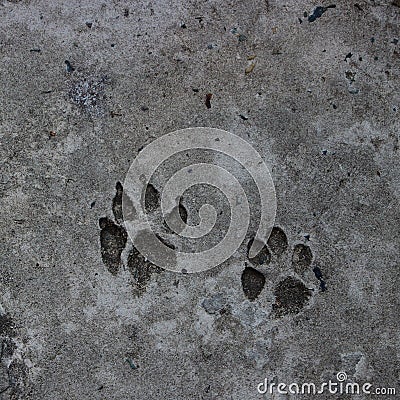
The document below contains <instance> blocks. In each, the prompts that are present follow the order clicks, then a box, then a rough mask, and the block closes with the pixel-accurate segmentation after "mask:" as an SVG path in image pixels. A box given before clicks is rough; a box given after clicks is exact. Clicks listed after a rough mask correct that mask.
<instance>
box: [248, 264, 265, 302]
mask: <svg viewBox="0 0 400 400" xmlns="http://www.w3.org/2000/svg"><path fill="white" fill-rule="evenodd" d="M264 286H265V276H264V275H263V274H262V273H261V272H259V271H257V270H256V269H254V268H252V267H246V268H245V269H244V271H243V273H242V288H243V292H244V294H245V296H246V297H247V298H248V299H249V300H250V301H254V300H255V299H256V298H257V297H258V296H259V294H260V293H261V291H262V290H263V289H264Z"/></svg>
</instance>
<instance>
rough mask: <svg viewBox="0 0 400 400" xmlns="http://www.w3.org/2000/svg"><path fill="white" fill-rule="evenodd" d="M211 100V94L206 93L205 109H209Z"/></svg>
mask: <svg viewBox="0 0 400 400" xmlns="http://www.w3.org/2000/svg"><path fill="white" fill-rule="evenodd" d="M211 98H212V93H207V95H206V107H207V108H211Z"/></svg>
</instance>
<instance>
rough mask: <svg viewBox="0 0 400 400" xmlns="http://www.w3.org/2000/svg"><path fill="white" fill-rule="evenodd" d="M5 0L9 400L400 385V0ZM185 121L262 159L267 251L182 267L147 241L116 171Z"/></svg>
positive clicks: (0, 80) (4, 311) (0, 49)
mask: <svg viewBox="0 0 400 400" xmlns="http://www.w3.org/2000/svg"><path fill="white" fill-rule="evenodd" d="M0 3H1V4H0V55H1V64H0V91H1V100H0V101H1V103H0V137H1V147H0V155H1V175H0V193H1V207H0V213H1V239H0V240H1V251H0V260H1V261H0V265H1V274H0V303H1V306H0V314H1V317H0V336H1V339H2V352H1V364H2V367H1V370H0V392H1V394H0V396H1V398H2V399H40V400H42V399H43V400H47V399H49V400H50V399H69V400H72V399H135V400H136V399H137V400H145V399H146V400H148V399H175V400H178V399H179V400H181V399H228V400H231V399H235V400H243V399H246V400H247V399H248V400H250V399H259V398H262V396H261V395H260V394H258V392H257V385H258V383H259V382H262V381H263V380H264V378H265V377H268V378H269V379H275V381H276V382H288V383H290V382H304V381H315V382H322V381H324V380H327V379H335V377H336V374H337V373H338V372H339V371H345V372H346V373H347V375H348V377H349V380H356V381H359V382H365V381H369V382H371V383H372V384H373V385H374V386H381V387H397V391H398V392H399V390H400V369H399V365H400V329H399V327H400V323H399V309H400V308H399V288H400V279H399V243H400V240H399V222H400V218H399V196H400V178H399V176H400V175H399V172H400V168H399V161H400V159H399V127H400V123H399V107H400V104H399V103H400V91H399V89H400V85H399V73H400V70H399V60H400V58H399V57H400V48H399V46H400V43H399V40H400V29H399V22H400V18H399V17H400V4H399V2H398V1H394V2H393V1H389V0H380V1H375V0H355V1H344V0H338V1H336V2H332V3H325V2H317V1H310V0H307V1H306V0H298V1H294V0H287V1H282V0H269V1H268V0H249V1H239V0H232V1H182V2H179V1H176V0H169V1H158V2H157V1H140V2H129V1H117V0H115V1H112V2H105V1H98V0H91V1H82V2H78V1H76V0H70V1H61V0H57V1H46V0H37V1H34V0H21V1H18V0H14V1H5V0H1V2H0ZM333 4H335V5H336V7H335V8H333V7H332V8H326V9H325V8H324V9H317V7H318V6H329V5H333ZM321 10H323V11H324V12H321ZM254 56H255V57H254ZM65 61H68V63H65ZM208 94H212V97H211V98H210V96H209V102H207V104H206V97H207V95H208ZM190 126H210V127H218V128H221V129H225V130H227V131H230V132H233V133H235V134H237V135H239V136H241V137H242V138H244V139H246V140H247V141H249V143H250V144H252V145H253V146H254V148H256V149H257V150H258V151H259V152H260V154H261V155H262V156H263V157H264V158H265V160H266V162H267V164H268V166H269V168H270V170H271V172H272V176H273V179H274V182H275V186H276V191H277V198H278V211H277V218H276V223H275V225H276V227H277V228H276V229H274V231H273V235H272V236H271V238H270V240H269V243H268V247H266V248H265V249H264V253H263V254H261V256H260V257H259V258H258V259H253V260H248V259H247V257H246V254H245V250H243V249H242V251H239V252H238V254H237V255H236V256H235V257H233V258H232V259H231V260H229V261H228V262H226V263H224V264H223V265H222V266H220V267H218V268H215V269H213V270H211V271H208V272H205V273H200V274H198V275H184V274H176V273H173V272H167V271H162V270H160V269H159V268H156V267H154V266H152V265H150V264H149V263H148V262H147V261H146V260H145V259H144V258H143V257H142V256H141V255H140V254H138V252H137V251H136V250H135V249H134V248H132V245H131V243H130V240H129V238H127V235H126V232H125V230H124V228H123V224H122V215H121V207H120V199H121V196H122V191H123V188H122V186H121V185H120V184H118V185H117V182H123V180H124V176H125V174H126V172H127V170H128V168H129V165H130V163H131V162H132V160H133V159H134V157H135V156H136V154H137V153H138V151H139V150H140V149H141V148H142V147H143V146H145V145H146V144H148V143H150V142H151V141H152V140H154V139H155V138H157V137H160V136H161V135H163V134H166V133H169V132H171V131H174V130H176V129H180V128H185V127H190ZM204 157H205V158H206V159H207V157H208V156H204ZM210 157H211V156H210ZM182 158H184V156H182ZM179 161H180V160H179V158H178V159H177V160H175V161H174V162H175V163H176V164H177V165H178V164H179ZM181 161H182V160H181ZM164 178H165V177H164ZM160 182H161V180H160V181H158V182H157V181H156V182H155V183H154V186H153V187H152V188H151V189H149V191H148V198H149V200H148V201H149V207H150V208H152V207H155V206H156V205H157V201H158V200H157V199H158V196H159V191H160V190H161V189H162V188H161V187H160V186H159V184H160ZM116 185H117V189H116ZM205 193H206V192H205ZM194 194H195V193H194ZM203 195H204V196H205V195H206V194H204V193H203V192H201V193H200V195H198V197H197V199H201V198H202V196H203ZM251 196H253V195H252V194H250V198H252V197H251ZM254 196H255V197H254V199H256V195H255V194H254ZM209 198H211V199H214V200H215V199H218V195H217V194H211V195H209ZM196 201H197V200H196V198H195V200H193V201H191V200H190V196H186V197H185V198H184V199H183V200H182V202H183V206H184V207H183V211H182V212H185V211H186V212H187V214H188V219H189V220H190V218H193V220H192V221H194V220H195V218H196V215H195V214H193V213H192V209H193V208H195V207H196ZM249 239H251V232H249ZM397 396H398V394H397ZM370 397H371V396H367V395H360V396H350V395H343V396H336V397H335V396H334V395H330V396H328V394H323V395H320V396H311V397H310V396H302V397H301V398H322V399H324V398H343V399H350V398H355V399H364V398H370ZM372 397H373V396H372ZM273 398H275V399H280V398H282V399H289V398H300V397H296V396H293V395H292V396H289V395H279V394H276V395H275V397H273ZM380 398H398V397H396V396H392V397H384V396H380Z"/></svg>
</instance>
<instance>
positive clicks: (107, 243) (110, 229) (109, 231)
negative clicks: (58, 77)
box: [99, 182, 161, 293]
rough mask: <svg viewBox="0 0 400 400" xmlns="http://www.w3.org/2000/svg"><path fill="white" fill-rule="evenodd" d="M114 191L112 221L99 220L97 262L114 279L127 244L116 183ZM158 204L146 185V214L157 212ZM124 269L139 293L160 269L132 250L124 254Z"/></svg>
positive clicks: (154, 191) (120, 188)
mask: <svg viewBox="0 0 400 400" xmlns="http://www.w3.org/2000/svg"><path fill="white" fill-rule="evenodd" d="M115 190H116V193H115V196H114V198H113V201H112V213H113V216H114V220H112V219H111V218H108V217H102V218H100V219H99V226H100V229H101V230H100V247H101V258H102V260H103V263H104V265H105V266H106V267H107V269H108V271H109V272H110V273H111V274H112V275H117V274H118V272H119V270H120V268H121V267H122V266H123V262H122V252H123V251H124V250H125V248H126V247H127V241H128V234H127V232H126V229H125V227H124V225H123V220H124V216H123V212H122V198H123V195H124V189H123V186H122V184H121V183H120V182H117V184H116V186H115ZM159 202H160V196H159V193H158V191H157V189H156V188H155V187H154V186H152V185H148V187H147V190H146V196H145V207H146V211H147V212H152V211H154V210H155V209H157V207H158V205H159ZM127 268H128V270H129V272H130V273H131V275H132V278H133V281H134V283H135V285H136V287H137V289H138V291H139V293H140V292H142V291H143V290H145V288H146V285H147V283H148V282H149V281H150V279H151V275H152V274H153V273H155V272H156V273H159V272H161V268H159V267H157V266H155V265H153V264H152V263H151V262H150V261H148V260H146V259H145V257H143V256H142V255H141V254H140V253H139V251H138V250H137V249H136V248H135V247H134V246H132V249H131V250H130V251H129V254H128V258H127Z"/></svg>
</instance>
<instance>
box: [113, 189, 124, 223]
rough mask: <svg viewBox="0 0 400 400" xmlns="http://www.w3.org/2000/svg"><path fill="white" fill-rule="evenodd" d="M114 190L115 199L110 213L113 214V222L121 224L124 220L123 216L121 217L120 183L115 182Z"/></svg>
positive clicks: (121, 191) (121, 190)
mask: <svg viewBox="0 0 400 400" xmlns="http://www.w3.org/2000/svg"><path fill="white" fill-rule="evenodd" d="M115 189H116V190H117V192H116V193H115V197H114V199H113V202H112V212H113V214H114V218H115V221H116V222H118V223H121V222H122V221H123V220H124V216H123V215H122V193H123V187H122V185H121V182H117V184H116V185H115Z"/></svg>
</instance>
